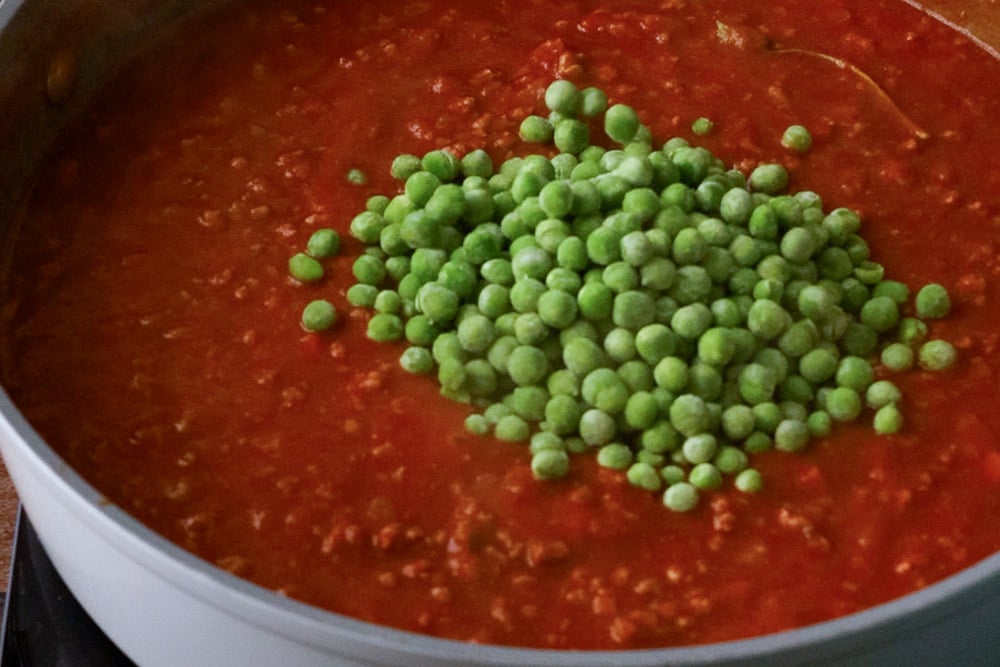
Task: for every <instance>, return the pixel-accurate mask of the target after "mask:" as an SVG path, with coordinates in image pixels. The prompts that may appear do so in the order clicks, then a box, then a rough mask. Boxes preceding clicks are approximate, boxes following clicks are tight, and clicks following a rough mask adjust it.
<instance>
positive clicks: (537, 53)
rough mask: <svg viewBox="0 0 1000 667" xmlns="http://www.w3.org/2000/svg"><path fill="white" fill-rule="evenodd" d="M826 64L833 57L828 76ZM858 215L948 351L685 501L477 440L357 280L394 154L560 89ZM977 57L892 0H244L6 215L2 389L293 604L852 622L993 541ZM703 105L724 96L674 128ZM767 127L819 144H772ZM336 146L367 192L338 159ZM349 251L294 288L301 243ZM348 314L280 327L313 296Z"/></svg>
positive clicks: (174, 44)
mask: <svg viewBox="0 0 1000 667" xmlns="http://www.w3.org/2000/svg"><path fill="white" fill-rule="evenodd" d="M843 63H849V65H850V67H844V66H842V64H843ZM560 77H563V78H568V79H571V80H573V81H575V82H577V83H578V84H580V85H581V86H586V85H595V86H599V87H601V88H602V89H604V90H605V91H606V92H607V93H608V95H609V97H610V98H611V100H612V102H618V101H620V102H624V103H627V104H630V105H632V106H633V107H634V108H636V110H638V111H639V114H640V117H641V118H642V119H643V121H644V122H645V123H646V124H648V125H649V127H650V129H651V131H652V133H653V136H654V137H655V139H656V141H657V142H659V143H662V142H663V141H665V140H666V139H668V138H669V137H672V136H682V137H685V138H687V139H689V140H690V141H691V142H692V143H693V144H697V145H704V146H705V147H707V148H709V149H710V150H711V151H712V152H713V153H715V154H716V155H718V156H719V157H721V158H722V159H723V160H725V161H726V162H727V164H731V165H734V166H736V167H738V168H740V169H742V170H744V171H745V172H749V170H750V169H752V168H753V167H754V166H756V165H757V164H760V163H762V162H771V161H776V162H780V163H782V164H784V165H785V166H786V167H787V168H788V170H789V172H790V174H791V183H790V188H791V189H792V190H803V189H809V190H814V191H815V192H817V193H818V194H819V195H821V196H822V198H823V200H824V202H825V206H826V208H828V209H830V208H833V207H837V206H846V207H851V208H854V209H855V210H857V211H859V212H860V213H861V215H862V216H863V220H864V222H863V227H862V234H863V235H864V237H865V238H866V240H867V241H868V242H869V244H870V246H871V248H872V255H873V259H875V260H877V261H879V262H880V263H882V264H884V265H885V267H886V270H887V275H889V276H891V277H892V278H894V279H897V280H901V281H904V282H906V283H907V284H909V285H910V287H911V289H914V290H915V289H917V288H919V287H920V286H921V285H923V284H925V283H928V282H938V283H941V284H943V285H945V286H946V287H947V288H948V289H949V291H950V292H951V294H952V299H953V303H954V306H953V310H952V313H951V315H950V316H949V317H948V318H947V319H945V320H941V321H935V322H933V323H932V325H931V326H932V330H931V333H932V335H933V336H934V337H940V338H945V339H947V340H950V341H952V342H953V343H954V344H955V345H956V347H958V348H959V351H960V360H959V363H958V365H957V367H956V368H955V369H953V370H950V371H947V372H944V373H925V372H921V371H913V372H909V373H906V374H903V375H900V376H898V377H897V378H895V381H896V382H897V384H899V386H900V388H901V389H902V391H903V395H904V401H905V402H904V405H903V406H902V410H903V412H904V415H905V417H906V420H907V421H906V425H905V427H904V429H903V430H902V431H901V432H900V433H899V434H897V435H892V436H876V435H875V434H874V433H873V432H872V431H871V429H870V427H869V424H870V419H871V417H870V411H868V412H866V416H863V417H862V419H861V421H859V422H858V424H854V425H850V426H838V427H837V428H835V430H834V432H833V434H832V435H831V436H830V437H828V438H824V439H821V440H817V441H816V442H814V443H813V444H812V445H811V446H810V448H809V450H808V451H806V452H804V453H801V454H783V453H780V452H769V453H766V454H758V455H755V456H754V457H753V459H752V465H754V467H756V468H758V469H759V470H761V472H762V473H763V475H764V479H765V484H766V489H765V491H763V492H762V493H759V494H755V495H749V494H743V493H740V492H738V491H735V490H733V489H732V488H731V484H729V485H727V486H726V487H725V488H724V489H723V490H721V491H719V492H717V493H714V494H712V495H711V496H709V497H706V498H705V499H704V500H703V502H702V505H701V506H700V507H699V508H698V509H697V510H695V511H693V512H691V513H688V514H677V513H673V512H670V511H667V510H665V508H663V506H662V504H661V503H660V500H659V498H658V497H657V496H655V495H652V494H649V493H647V492H644V491H642V490H639V489H636V488H633V487H631V486H629V484H628V483H627V482H626V480H625V479H624V476H623V475H622V474H621V473H619V472H616V471H612V470H607V469H602V468H600V467H599V466H598V465H597V464H596V463H595V462H594V461H593V460H592V459H591V458H588V457H574V458H573V463H572V468H571V470H570V473H569V475H568V476H567V478H566V479H564V480H560V481H558V482H551V483H540V482H537V481H535V480H533V479H532V475H531V471H530V469H529V465H528V464H529V460H530V454H529V453H528V451H527V447H526V446H524V445H518V444H509V443H500V442H497V441H495V440H493V439H490V438H482V437H477V436H473V435H469V434H467V433H465V432H464V430H463V428H462V423H463V419H464V417H465V416H466V414H468V408H467V407H466V406H464V405H461V404H458V403H454V402H451V401H448V400H447V399H445V398H443V397H440V396H439V395H438V393H437V385H436V383H435V382H434V380H433V379H432V378H428V377H418V376H413V375H410V374H408V373H406V372H405V371H403V370H402V369H400V368H399V367H398V363H397V359H398V357H399V353H400V351H401V349H402V348H401V346H398V345H379V344H376V343H374V342H372V341H370V340H368V339H367V338H366V337H365V324H366V320H367V318H368V317H369V313H368V312H367V311H363V310H352V309H351V308H350V306H349V305H348V304H347V301H346V298H345V296H344V292H345V290H346V289H347V288H348V287H349V286H350V285H351V284H352V282H353V281H352V277H351V275H350V270H351V268H350V267H351V263H352V261H353V259H354V257H355V256H356V254H357V253H358V252H359V251H360V244H358V243H357V242H356V241H354V240H353V239H350V237H349V235H348V231H347V229H348V225H349V222H350V220H351V218H352V217H353V215H354V214H355V213H356V212H358V211H360V210H362V209H363V208H364V203H365V201H366V199H367V198H368V197H369V196H371V195H373V194H376V193H387V192H395V191H396V190H397V188H398V186H399V184H398V183H397V182H395V181H393V180H392V178H391V176H390V174H389V165H390V163H391V160H392V158H393V157H394V156H395V155H397V154H399V153H403V152H407V153H414V154H417V155H420V154H423V153H425V152H427V151H428V150H431V149H434V148H441V147H447V148H450V149H452V150H454V151H455V152H456V154H458V155H462V154H464V153H465V152H466V151H468V150H471V149H473V148H478V147H482V148H485V149H486V150H487V151H488V152H489V153H490V154H491V156H492V157H493V159H494V162H495V163H497V164H499V162H500V161H501V160H503V159H505V158H506V157H509V156H511V155H517V154H524V153H527V152H532V151H533V150H534V149H533V148H532V147H531V146H529V145H527V144H525V143H523V142H522V141H521V140H520V139H519V138H518V134H517V130H518V125H519V123H520V120H521V119H522V118H523V117H524V116H525V115H527V114H529V113H539V112H541V110H542V107H541V103H540V102H539V99H540V97H541V93H542V91H544V89H545V87H546V86H547V85H548V83H549V82H551V81H552V80H553V79H555V78H560ZM998 90H1000V62H997V61H996V60H994V59H992V58H991V57H990V56H989V55H988V54H987V53H985V52H984V51H982V50H980V49H978V48H977V47H976V46H975V45H973V44H971V43H970V42H969V41H968V40H966V39H965V38H964V37H962V36H960V35H957V34H956V33H954V32H952V31H951V30H949V29H948V28H946V27H945V26H943V25H941V24H939V23H937V22H936V21H934V20H932V19H930V18H929V17H927V16H924V15H922V14H920V13H919V12H917V11H915V10H914V9H913V8H911V7H909V6H907V5H904V4H903V3H902V2H892V1H888V0H883V1H874V2H872V1H867V0H865V1H862V0H823V1H822V2H815V1H813V0H810V1H805V0H787V1H784V2H780V3H756V2H748V1H737V0H703V1H699V2H693V1H692V2H686V1H684V0H664V1H661V2H617V1H612V0H575V1H569V0H546V2H544V3H542V2H535V1H531V2H509V1H505V0H497V1H496V2H491V3H482V2H471V1H465V0H426V1H423V2H412V3H398V2H390V1H389V0H372V1H370V2H356V3H355V2H323V1H316V0H310V1H300V0H267V1H264V0H250V1H249V2H242V3H236V6H234V7H232V8H230V9H227V10H225V11H224V12H223V13H220V14H218V15H213V16H210V17H207V18H205V19H204V20H203V21H200V22H199V23H197V24H196V25H193V26H190V27H188V28H187V29H186V30H185V31H184V32H183V33H180V34H178V35H177V36H176V37H175V38H174V39H172V40H171V41H170V42H169V43H166V44H163V45H160V46H157V47H156V51H155V52H154V53H153V54H151V55H150V56H148V57H144V58H142V59H140V60H139V61H138V62H137V63H136V64H135V65H134V66H133V67H131V69H130V70H129V71H128V72H127V73H126V74H125V75H124V76H123V77H122V79H121V80H119V81H116V82H115V83H114V84H113V85H112V86H110V87H109V88H108V89H107V91H106V93H105V95H104V96H103V97H102V99H101V100H100V102H99V104H98V105H96V106H95V108H94V109H93V110H92V111H91V112H90V113H89V114H88V115H87V117H86V118H84V119H82V120H81V122H80V124H79V125H78V127H76V128H75V129H74V130H73V131H72V132H71V133H70V134H69V135H68V136H67V137H66V139H65V141H64V142H63V144H62V145H61V146H60V148H59V150H58V151H57V153H56V154H55V155H54V156H53V158H52V160H51V162H50V163H49V165H48V167H47V168H46V169H45V170H44V171H43V172H42V173H41V174H40V176H39V179H38V183H37V186H36V188H35V190H34V192H33V193H32V195H31V197H30V200H29V201H28V203H27V204H26V207H25V211H24V214H23V220H22V227H21V230H20V234H19V237H18V239H17V240H16V244H15V247H14V250H13V256H12V260H11V266H10V268H9V271H8V275H7V280H6V282H7V285H6V297H5V298H6V302H5V310H4V319H3V324H4V332H3V341H4V342H3V348H4V349H3V354H4V356H3V374H4V376H3V377H4V383H5V387H6V388H7V389H8V390H9V391H10V393H11V394H12V396H13V397H14V398H15V400H16V402H17V404H18V406H19V407H20V408H21V409H22V410H23V411H24V413H25V415H26V416H27V417H28V418H29V420H30V421H31V423H32V424H33V425H34V426H35V427H36V428H37V429H38V431H39V432H40V433H41V434H42V435H43V436H44V437H45V438H46V440H47V441H48V442H49V443H51V444H52V446H53V447H54V448H55V449H56V450H57V451H58V452H59V453H60V454H61V455H62V456H63V457H65V459H66V460H67V461H68V462H69V464H70V465H71V466H73V467H74V468H75V469H76V470H78V471H79V472H80V473H81V474H82V475H83V476H84V477H85V478H86V479H87V480H89V481H90V482H92V483H93V484H94V486H96V487H97V488H98V489H100V490H101V491H102V492H103V493H105V494H106V495H107V496H108V498H109V499H110V500H111V501H113V502H115V503H117V504H119V505H120V506H122V507H123V508H124V509H125V510H127V511H128V512H130V513H131V514H133V515H135V516H136V517H138V518H139V519H140V520H141V521H143V522H144V523H146V524H147V525H149V526H150V527H152V528H153V529H155V530H156V531H158V532H160V533H161V534H163V535H164V536H166V537H167V538H169V539H171V540H173V541H175V542H176V543H178V544H179V545H181V546H183V547H185V548H187V549H189V550H191V551H192V552H194V553H196V554H198V555H200V556H201V557H203V558H205V559H206V560H208V561H211V562H213V563H216V564H217V565H219V566H220V567H222V568H225V569H227V570H230V571H232V572H233V573H234V574H236V575H238V576H240V577H244V578H246V579H249V580H251V581H254V582H256V583H259V584H260V585H262V586H266V587H269V588H273V589H275V590H277V591H279V592H280V593H281V594H283V595H287V596H291V597H294V598H296V599H299V600H303V601H305V602H308V603H312V604H315V605H318V606H321V607H324V608H327V609H331V610H334V611H337V612H340V613H343V614H348V615H350V616H353V617H357V618H360V619H364V620H368V621H372V622H374V623H379V624H385V625H390V626H395V627H399V628H403V629H407V630H412V631H416V632H421V633H427V634H432V635H436V636H441V637H448V638H455V639H460V640H469V641H476V642H484V643H495V644H508V645H519V646H535V647H549V648H575V649H613V648H637V647H659V646H674V645H689V644H697V643H706V642H714V641H721V640H729V639H735V638H740V637H749V636H755V635H760V634H766V633H771V632H776V631H780V630H784V629H789V628H793V627H798V626H802V625H806V624H810V623H815V622H818V621H822V620H826V619H830V618H833V617H837V616H841V615H844V614H849V613H852V612H855V611H858V610H861V609H864V608H867V607H870V606H872V605H875V604H878V603H881V602H884V601H887V600H890V599H893V598H895V597H898V596H900V595H904V594H906V593H909V592H912V591H914V590H917V589H920V588H922V587H925V586H927V585H929V584H931V583H933V582H935V581H938V580H940V579H942V578H943V577H945V576H947V575H949V574H951V573H954V572H956V571H957V570H960V569H962V568H964V567H966V566H968V565H970V564H972V563H975V562H976V561H978V560H981V559H982V558H984V557H986V556H988V555H990V554H992V553H994V552H995V551H997V550H998V549H1000V523H998V522H997V521H996V520H995V517H997V516H1000V417H998V415H1000V396H998V393H997V391H996V388H997V387H998V386H1000V358H998V354H997V352H998V344H1000V341H998V337H1000V333H998V332H1000V316H998V312H1000V241H998V239H1000V198H998V193H1000V169H997V159H996V152H995V148H996V147H997V146H1000V96H998V95H997V94H996V91H998ZM698 117H707V118H710V119H712V121H713V122H714V129H713V131H712V132H711V133H710V134H708V135H707V136H703V137H702V136H695V135H694V134H692V132H691V129H690V128H691V123H692V121H694V120H695V119H696V118H698ZM792 124H802V125H805V126H806V127H808V128H809V130H810V131H811V133H812V136H813V145H812V148H811V149H810V150H809V151H807V152H805V153H802V154H799V153H795V152H794V151H790V150H788V149H786V148H784V147H782V146H781V143H780V139H781V134H782V132H783V130H784V129H785V128H786V127H788V126H789V125H792ZM351 169H360V170H362V171H363V172H364V173H365V174H366V175H367V182H366V183H365V184H360V185H359V184H355V183H352V182H350V181H349V180H348V179H347V174H348V172H349V171H350V170H351ZM321 227H333V228H335V229H337V230H339V231H340V233H341V235H342V236H343V238H344V239H345V243H344V249H343V250H342V251H341V253H340V256H339V257H338V258H337V259H336V260H334V262H333V263H332V264H331V267H332V268H331V270H330V271H329V277H328V278H327V279H326V280H325V281H323V282H322V283H321V284H319V285H308V286H303V285H295V284H292V282H291V280H290V278H289V277H288V275H287V269H286V263H287V259H288V257H290V256H291V255H292V254H294V253H295V252H298V250H299V249H301V248H302V247H303V246H304V245H305V242H306V239H308V238H309V235H310V234H311V233H312V232H313V231H314V230H315V229H318V228H321ZM315 298H328V299H330V300H332V301H333V302H334V303H335V304H336V306H337V308H338V310H339V311H340V313H341V322H340V323H338V325H337V326H336V327H335V328H334V329H333V330H332V331H331V332H328V333H324V334H310V333H306V332H304V331H303V330H302V329H301V328H300V326H299V322H298V315H299V313H300V312H301V310H302V307H303V306H304V305H305V304H306V303H308V302H309V301H311V300H312V299H315Z"/></svg>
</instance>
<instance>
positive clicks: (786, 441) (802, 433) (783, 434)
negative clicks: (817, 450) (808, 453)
mask: <svg viewBox="0 0 1000 667" xmlns="http://www.w3.org/2000/svg"><path fill="white" fill-rule="evenodd" d="M809 436H810V433H809V427H808V425H807V424H806V422H804V421H799V420H797V419H784V420H782V421H781V422H780V423H779V424H778V427H777V428H776V429H775V431H774V445H775V447H776V448H777V449H780V450H781V451H785V452H797V451H801V450H802V449H804V448H805V446H806V445H807V444H808V442H809Z"/></svg>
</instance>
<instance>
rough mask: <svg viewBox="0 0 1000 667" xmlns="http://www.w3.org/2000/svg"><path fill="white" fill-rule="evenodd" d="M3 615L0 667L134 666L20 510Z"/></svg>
mask: <svg viewBox="0 0 1000 667" xmlns="http://www.w3.org/2000/svg"><path fill="white" fill-rule="evenodd" d="M7 591H8V592H7V597H6V604H5V606H4V615H3V648H2V654H0V666H2V667H134V665H135V663H133V662H132V661H131V660H129V659H128V658H127V657H126V656H125V655H124V654H123V653H122V652H121V651H120V650H118V648H117V647H116V646H115V645H114V644H113V643H112V642H111V640H110V639H108V638H107V636H106V635H105V634H104V633H103V632H101V630H100V629H99V628H98V627H97V625H95V624H94V622H93V621H92V620H91V619H90V617H89V616H88V615H87V613H86V612H85V611H84V610H83V608H82V607H80V604H79V603H78V602H77V601H76V598H74V597H73V594H72V593H70V592H69V589H67V588H66V585H65V584H64V583H63V580H62V578H60V576H59V574H58V573H57V572H56V570H55V568H54V567H53V566H52V563H51V561H49V558H48V556H47V555H46V554H45V550H44V549H43V548H42V545H41V543H40V542H39V541H38V537H37V535H36V534H35V531H34V529H33V528H32V527H31V523H30V521H28V517H27V516H26V515H25V514H24V511H23V510H22V511H21V513H20V515H19V516H18V522H17V532H16V535H15V537H14V557H13V566H12V567H11V574H10V581H9V582H8V587H7Z"/></svg>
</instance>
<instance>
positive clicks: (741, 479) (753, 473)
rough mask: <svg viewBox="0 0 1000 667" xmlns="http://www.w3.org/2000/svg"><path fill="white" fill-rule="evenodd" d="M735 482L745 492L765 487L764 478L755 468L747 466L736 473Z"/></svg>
mask: <svg viewBox="0 0 1000 667" xmlns="http://www.w3.org/2000/svg"><path fill="white" fill-rule="evenodd" d="M733 484H734V485H735V486H736V488H737V489H739V490H740V491H742V492H744V493H757V492H759V491H760V490H761V489H763V488H764V478H763V477H762V476H761V474H760V472H759V471H757V470H755V469H754V468H747V469H746V470H744V471H743V472H741V473H739V474H738V475H736V479H735V480H733Z"/></svg>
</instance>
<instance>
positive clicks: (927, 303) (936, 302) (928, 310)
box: [915, 283, 951, 319]
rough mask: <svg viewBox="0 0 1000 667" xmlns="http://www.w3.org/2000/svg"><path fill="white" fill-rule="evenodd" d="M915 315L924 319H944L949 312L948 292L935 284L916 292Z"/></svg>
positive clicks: (949, 300) (925, 286)
mask: <svg viewBox="0 0 1000 667" xmlns="http://www.w3.org/2000/svg"><path fill="white" fill-rule="evenodd" d="M915 305H916V308H917V315H919V316H920V317H922V318H925V319H937V318H941V317H944V316H945V315H947V314H948V313H949V312H950V311H951V298H950V297H949V296H948V290H946V289H945V288H944V287H942V286H941V285H939V284H937V283H930V284H928V285H924V286H923V287H921V288H920V291H919V292H917V298H916V301H915Z"/></svg>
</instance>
